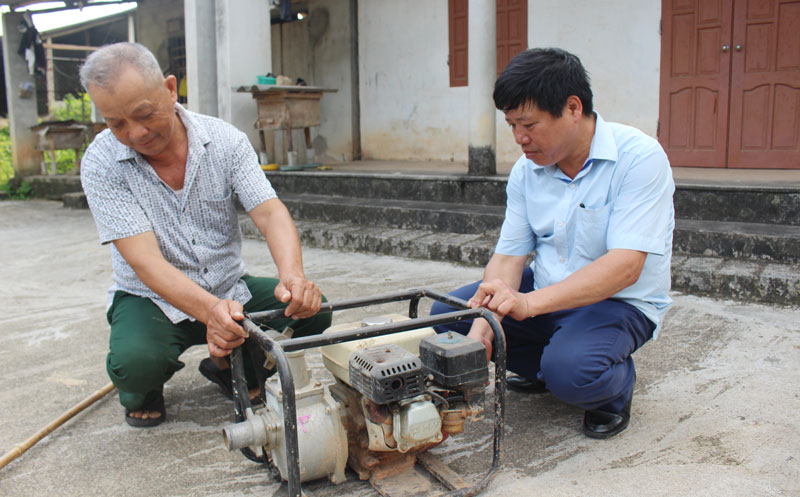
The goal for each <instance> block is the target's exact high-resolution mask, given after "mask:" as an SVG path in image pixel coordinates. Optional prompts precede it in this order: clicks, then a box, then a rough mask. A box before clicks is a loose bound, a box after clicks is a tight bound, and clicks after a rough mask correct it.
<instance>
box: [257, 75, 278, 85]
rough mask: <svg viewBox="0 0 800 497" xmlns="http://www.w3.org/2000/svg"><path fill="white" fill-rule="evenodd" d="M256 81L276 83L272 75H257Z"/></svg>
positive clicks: (259, 82) (265, 83) (269, 83)
mask: <svg viewBox="0 0 800 497" xmlns="http://www.w3.org/2000/svg"><path fill="white" fill-rule="evenodd" d="M256 81H257V82H258V84H260V85H274V84H275V78H273V77H271V76H256Z"/></svg>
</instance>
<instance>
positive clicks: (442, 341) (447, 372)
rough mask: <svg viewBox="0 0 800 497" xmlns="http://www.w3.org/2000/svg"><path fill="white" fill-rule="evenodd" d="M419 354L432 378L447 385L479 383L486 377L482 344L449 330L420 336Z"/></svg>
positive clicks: (463, 386) (486, 370)
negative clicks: (428, 335)
mask: <svg viewBox="0 0 800 497" xmlns="http://www.w3.org/2000/svg"><path fill="white" fill-rule="evenodd" d="M419 357H420V359H421V360H422V364H423V365H424V366H425V370H426V372H427V373H428V374H430V375H432V376H433V381H435V382H436V383H438V384H439V385H442V386H444V387H447V388H454V389H463V388H472V387H482V386H483V385H485V384H486V381H487V380H488V379H489V368H488V363H487V361H486V348H485V347H484V346H483V344H482V343H480V342H478V341H476V340H473V339H471V338H469V337H466V336H463V335H459V334H458V333H453V332H452V331H451V332H447V333H443V334H441V335H435V336H431V337H428V338H426V339H424V340H422V342H420V344H419Z"/></svg>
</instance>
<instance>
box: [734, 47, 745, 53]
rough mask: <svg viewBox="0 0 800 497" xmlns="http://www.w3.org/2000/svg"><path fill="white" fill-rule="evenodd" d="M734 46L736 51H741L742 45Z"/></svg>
mask: <svg viewBox="0 0 800 497" xmlns="http://www.w3.org/2000/svg"><path fill="white" fill-rule="evenodd" d="M735 48H736V51H737V52H741V51H742V48H744V47H742V45H736V47H735Z"/></svg>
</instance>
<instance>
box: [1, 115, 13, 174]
mask: <svg viewBox="0 0 800 497" xmlns="http://www.w3.org/2000/svg"><path fill="white" fill-rule="evenodd" d="M13 177H14V166H13V165H12V162H11V138H10V137H9V135H8V126H5V127H3V128H0V185H5V184H6V183H8V180H10V179H11V178H13Z"/></svg>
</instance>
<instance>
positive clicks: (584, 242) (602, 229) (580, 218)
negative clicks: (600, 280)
mask: <svg viewBox="0 0 800 497" xmlns="http://www.w3.org/2000/svg"><path fill="white" fill-rule="evenodd" d="M610 215H611V204H606V205H604V206H602V207H598V208H591V207H578V208H577V209H576V210H575V249H574V250H575V255H576V256H578V257H580V258H583V259H587V260H589V261H594V260H596V259H598V258H599V257H602V256H603V255H605V253H606V252H608V244H607V240H608V220H609V216H610Z"/></svg>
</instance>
